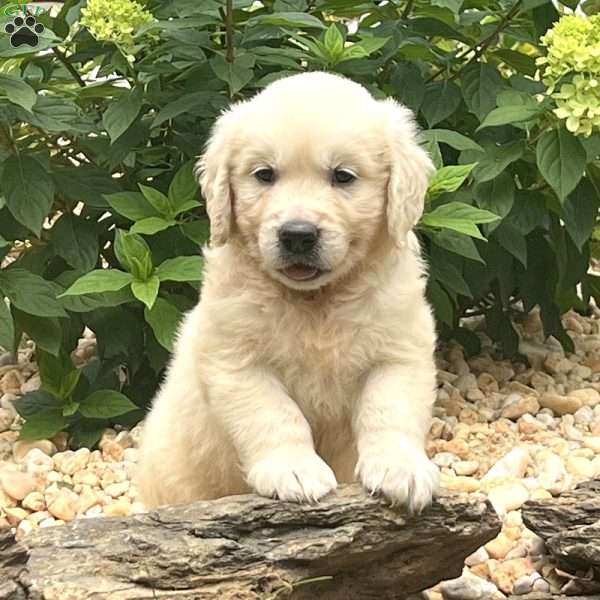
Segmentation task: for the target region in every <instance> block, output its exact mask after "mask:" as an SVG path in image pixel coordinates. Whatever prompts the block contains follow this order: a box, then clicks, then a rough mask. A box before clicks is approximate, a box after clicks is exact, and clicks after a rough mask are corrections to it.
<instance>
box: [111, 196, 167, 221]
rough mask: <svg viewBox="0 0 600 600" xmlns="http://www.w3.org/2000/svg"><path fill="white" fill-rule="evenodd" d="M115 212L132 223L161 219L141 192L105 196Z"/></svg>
mask: <svg viewBox="0 0 600 600" xmlns="http://www.w3.org/2000/svg"><path fill="white" fill-rule="evenodd" d="M104 197H105V198H106V201H107V202H108V203H109V204H110V206H111V207H112V209H113V210H115V211H116V212H118V213H119V214H120V215H123V216H124V217H127V218H128V219H129V220H131V221H139V220H141V219H146V218H148V217H159V216H160V214H159V212H158V211H157V210H156V209H155V208H154V207H153V206H152V205H151V204H150V203H149V202H148V200H146V198H144V196H143V194H141V193H139V192H117V193H115V194H108V195H106V196H104Z"/></svg>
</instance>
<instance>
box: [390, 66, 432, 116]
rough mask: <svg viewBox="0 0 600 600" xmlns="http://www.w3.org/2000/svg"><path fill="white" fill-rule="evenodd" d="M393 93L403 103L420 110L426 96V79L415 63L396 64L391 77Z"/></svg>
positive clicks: (414, 109) (412, 108)
mask: <svg viewBox="0 0 600 600" xmlns="http://www.w3.org/2000/svg"><path fill="white" fill-rule="evenodd" d="M390 84H391V90H392V93H393V94H394V96H395V97H396V98H398V100H400V102H402V104H404V105H405V106H408V108H410V109H411V110H413V111H415V112H418V110H419V109H420V108H421V105H422V104H423V99H424V98H425V80H424V79H423V75H422V73H421V70H420V69H419V67H417V65H415V64H414V63H409V62H404V63H400V64H398V65H396V67H395V68H394V70H393V71H392V76H391V77H390Z"/></svg>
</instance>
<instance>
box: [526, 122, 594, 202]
mask: <svg viewBox="0 0 600 600" xmlns="http://www.w3.org/2000/svg"><path fill="white" fill-rule="evenodd" d="M536 158H537V165H538V168H539V170H540V172H541V174H542V175H543V177H544V179H545V180H546V181H547V182H548V183H549V184H550V185H551V186H552V189H553V190H554V191H555V192H556V194H557V195H558V198H559V200H560V201H561V202H562V201H564V200H565V198H566V197H567V196H568V195H569V194H570V193H571V192H572V191H573V190H574V189H575V186H576V185H577V184H578V183H579V180H580V179H581V177H582V175H583V171H584V169H585V150H584V149H583V146H582V145H581V142H580V141H579V140H578V139H577V138H576V137H575V136H574V135H571V134H570V133H569V132H568V131H567V130H566V129H564V128H560V129H553V130H551V131H547V132H546V133H544V134H543V135H542V136H541V137H540V139H539V141H538V144H537V149H536Z"/></svg>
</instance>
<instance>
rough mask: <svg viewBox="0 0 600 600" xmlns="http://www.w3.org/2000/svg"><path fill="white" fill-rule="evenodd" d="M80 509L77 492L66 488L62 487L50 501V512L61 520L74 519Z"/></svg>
mask: <svg viewBox="0 0 600 600" xmlns="http://www.w3.org/2000/svg"><path fill="white" fill-rule="evenodd" d="M78 509H79V506H78V497H77V494H74V493H73V492H71V491H70V490H67V489H65V488H62V489H60V490H59V492H58V493H57V494H56V495H55V496H54V498H53V499H52V500H51V501H50V502H48V512H49V513H50V514H51V515H52V516H53V517H56V518H57V519H60V520H61V521H72V520H73V519H74V518H75V517H76V515H77V511H78Z"/></svg>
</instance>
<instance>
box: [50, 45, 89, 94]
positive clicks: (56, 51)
mask: <svg viewBox="0 0 600 600" xmlns="http://www.w3.org/2000/svg"><path fill="white" fill-rule="evenodd" d="M52 52H53V53H54V55H55V56H56V58H58V60H59V61H60V62H61V63H62V64H63V66H64V67H65V69H66V70H67V71H69V73H71V75H72V76H73V79H75V81H77V83H78V84H79V85H80V86H81V87H85V81H84V80H83V79H82V78H81V75H80V74H79V73H78V72H77V69H76V68H75V67H74V66H73V65H72V64H71V63H70V62H69V59H68V58H67V57H66V55H65V54H64V53H63V52H61V51H60V50H59V49H58V48H57V47H56V46H54V47H53V48H52Z"/></svg>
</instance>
